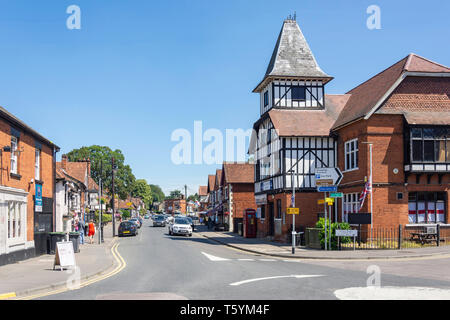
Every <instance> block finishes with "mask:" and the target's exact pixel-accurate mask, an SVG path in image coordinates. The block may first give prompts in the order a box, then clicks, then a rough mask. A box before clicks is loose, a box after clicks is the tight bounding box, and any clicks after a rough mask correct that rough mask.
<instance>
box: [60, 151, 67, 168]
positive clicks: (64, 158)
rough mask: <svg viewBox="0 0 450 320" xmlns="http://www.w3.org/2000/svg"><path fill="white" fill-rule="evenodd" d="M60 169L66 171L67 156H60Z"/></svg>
mask: <svg viewBox="0 0 450 320" xmlns="http://www.w3.org/2000/svg"><path fill="white" fill-rule="evenodd" d="M61 167H62V168H63V169H64V170H66V169H67V154H63V155H62V156H61Z"/></svg>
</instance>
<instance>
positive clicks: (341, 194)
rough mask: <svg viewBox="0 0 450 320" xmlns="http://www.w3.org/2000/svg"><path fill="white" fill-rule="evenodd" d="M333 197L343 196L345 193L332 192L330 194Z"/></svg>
mask: <svg viewBox="0 0 450 320" xmlns="http://www.w3.org/2000/svg"><path fill="white" fill-rule="evenodd" d="M330 197H331V198H343V197H344V194H343V193H342V192H337V193H332V194H330Z"/></svg>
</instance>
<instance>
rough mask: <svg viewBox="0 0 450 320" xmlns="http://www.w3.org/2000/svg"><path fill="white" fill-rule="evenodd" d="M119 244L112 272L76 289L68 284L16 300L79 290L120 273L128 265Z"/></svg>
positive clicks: (115, 247)
mask: <svg viewBox="0 0 450 320" xmlns="http://www.w3.org/2000/svg"><path fill="white" fill-rule="evenodd" d="M118 246H119V243H116V244H115V245H114V246H113V247H112V248H111V253H112V255H113V256H114V259H116V261H117V263H118V265H117V267H116V268H114V270H112V271H111V272H108V273H107V274H104V275H100V276H98V277H94V278H93V279H90V280H86V281H85V282H83V283H81V284H80V286H79V287H77V288H76V289H69V288H68V287H67V286H65V287H63V288H61V289H57V290H53V291H49V292H45V293H39V294H34V295H30V296H25V297H19V298H17V299H15V300H32V299H37V298H41V297H46V296H51V295H55V294H60V293H63V292H67V291H71V290H79V289H81V288H84V287H87V286H89V285H91V284H93V283H96V282H99V281H102V280H105V279H107V278H110V277H112V276H114V275H116V274H118V273H119V272H121V271H122V270H123V269H125V267H126V266H127V263H126V262H125V260H124V259H123V258H122V256H121V255H120V253H119V251H118V250H117V247H118ZM11 294H13V296H10V297H8V298H14V297H15V296H16V295H15V293H11ZM0 297H1V296H0ZM5 299H6V298H5Z"/></svg>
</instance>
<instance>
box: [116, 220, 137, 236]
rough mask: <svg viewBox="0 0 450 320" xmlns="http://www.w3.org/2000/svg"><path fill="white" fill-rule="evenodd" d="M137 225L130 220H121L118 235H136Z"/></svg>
mask: <svg viewBox="0 0 450 320" xmlns="http://www.w3.org/2000/svg"><path fill="white" fill-rule="evenodd" d="M137 234H138V227H137V225H136V223H134V222H131V221H123V222H121V223H120V225H119V237H123V236H137Z"/></svg>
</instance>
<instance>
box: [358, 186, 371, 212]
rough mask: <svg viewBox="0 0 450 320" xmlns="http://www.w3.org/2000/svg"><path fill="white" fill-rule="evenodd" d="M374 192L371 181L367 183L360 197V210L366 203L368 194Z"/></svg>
mask: <svg viewBox="0 0 450 320" xmlns="http://www.w3.org/2000/svg"><path fill="white" fill-rule="evenodd" d="M371 192H372V183H371V180H369V181H367V182H366V184H365V186H364V190H363V192H362V193H361V195H360V196H359V199H358V201H359V210H361V208H362V206H363V205H364V201H365V200H366V197H367V194H369V193H371Z"/></svg>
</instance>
